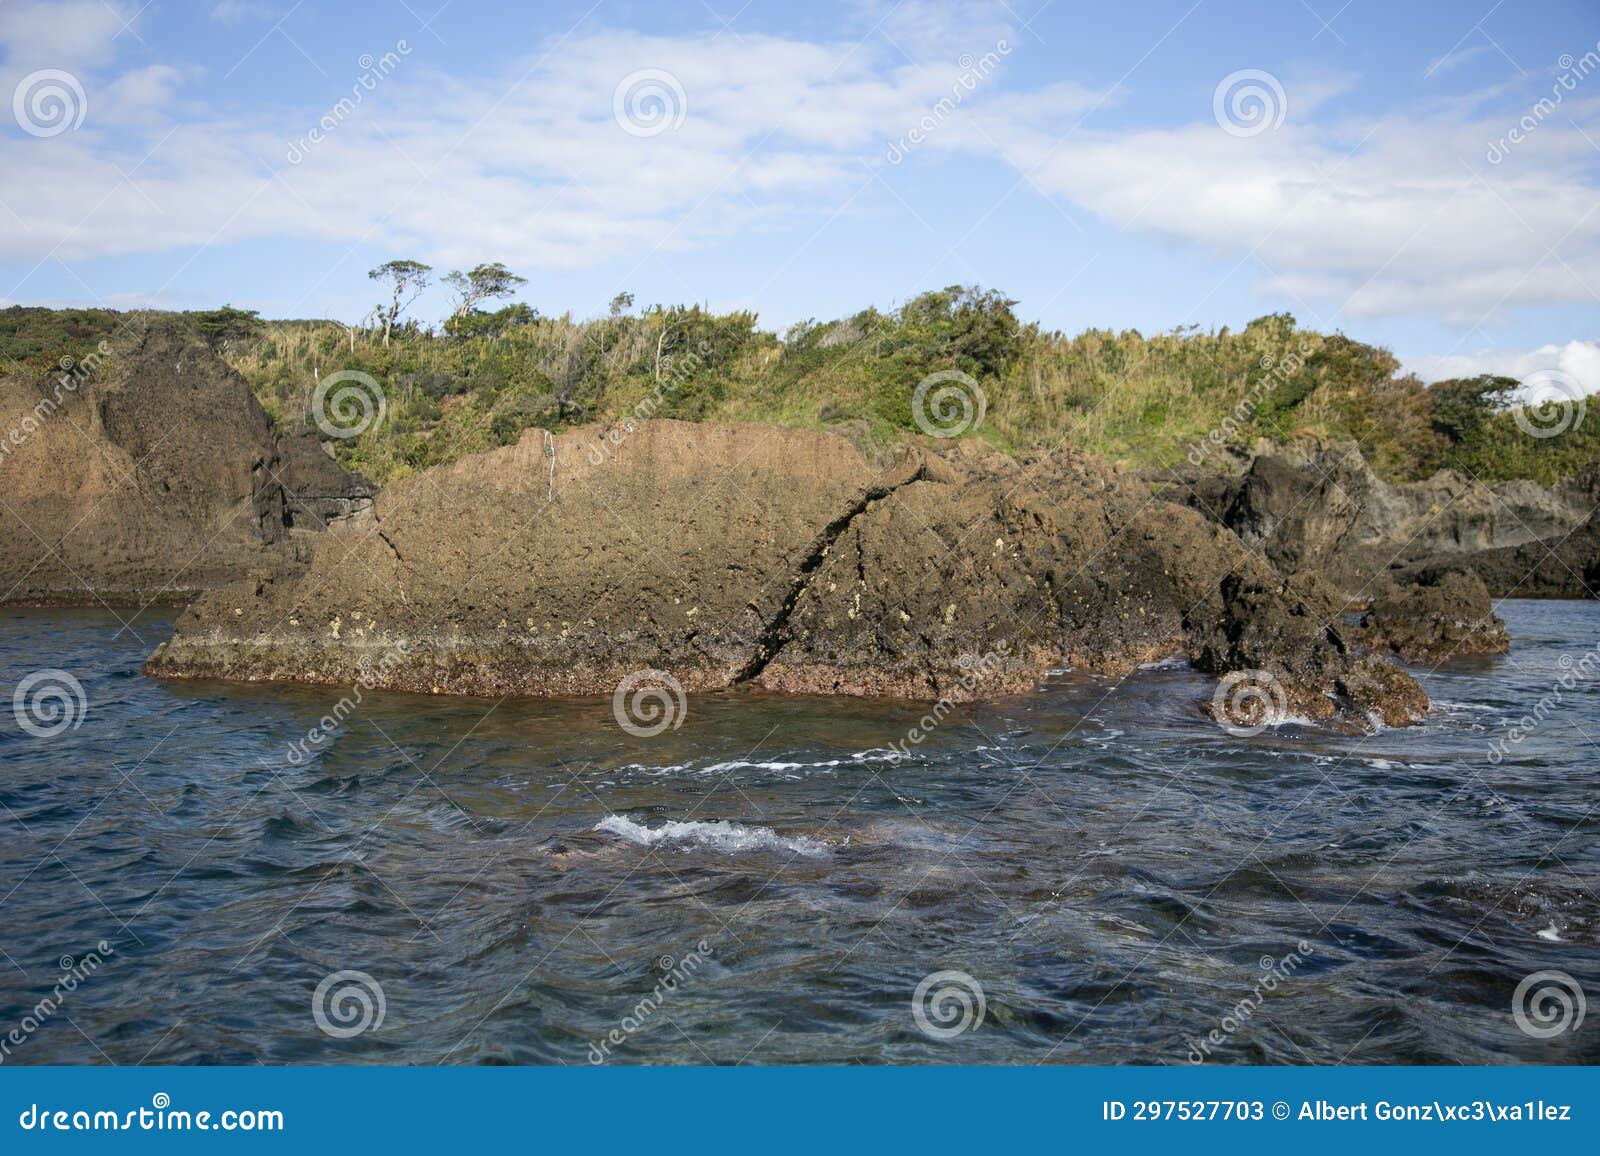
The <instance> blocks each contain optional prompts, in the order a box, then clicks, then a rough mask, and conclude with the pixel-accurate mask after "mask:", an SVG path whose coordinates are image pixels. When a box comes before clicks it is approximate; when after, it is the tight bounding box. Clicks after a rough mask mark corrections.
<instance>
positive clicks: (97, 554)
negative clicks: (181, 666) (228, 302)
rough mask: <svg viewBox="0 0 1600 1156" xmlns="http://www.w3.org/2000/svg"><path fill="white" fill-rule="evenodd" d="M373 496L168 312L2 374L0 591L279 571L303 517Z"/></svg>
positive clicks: (87, 590) (2, 597)
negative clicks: (282, 424) (67, 361)
mask: <svg viewBox="0 0 1600 1156" xmlns="http://www.w3.org/2000/svg"><path fill="white" fill-rule="evenodd" d="M370 504H371V488H370V487H369V486H367V485H366V483H364V482H363V481H362V480H361V479H359V478H356V477H353V476H351V475H349V474H347V473H346V472H345V471H344V470H342V469H341V468H339V466H337V465H336V464H335V463H334V462H333V461H332V460H331V459H330V458H329V457H328V455H327V454H326V453H325V452H324V451H323V450H322V448H321V446H320V445H319V444H318V443H317V442H316V441H315V439H308V438H293V439H291V438H285V437H280V436H279V435H278V434H277V432H276V431H274V429H273V426H272V422H271V420H270V419H269V418H268V417H267V414H266V413H265V411H263V410H262V408H261V406H260V405H259V404H258V403H257V401H256V399H255V397H254V396H253V395H252V394H251V392H250V389H249V387H248V386H247V385H246V384H245V382H244V380H243V379H242V378H240V377H239V375H238V374H236V373H234V372H233V371H232V370H230V369H229V368H228V367H227V365H226V364H224V363H223V362H222V361H221V359H220V358H218V357H217V356H216V355H215V354H214V353H213V352H212V351H211V350H210V348H209V347H208V346H207V345H206V344H205V343H204V342H203V341H201V340H199V339H198V338H197V337H196V336H194V335H193V334H192V333H191V332H190V331H189V330H188V329H187V328H186V327H185V326H184V325H183V324H182V322H181V321H178V320H176V319H172V318H160V317H157V318H154V319H149V318H143V317H137V316H134V315H128V316H127V318H126V324H124V326H123V327H122V329H121V330H120V331H118V332H117V333H116V334H115V335H114V336H113V337H111V338H110V339H108V341H107V342H106V343H104V344H102V345H101V346H100V347H99V348H97V349H95V350H93V351H92V352H90V351H85V356H84V358H83V360H82V362H81V363H78V364H74V365H70V366H66V367H64V368H62V369H61V371H60V372H58V373H54V374H51V375H48V376H45V377H37V378H36V377H31V376H28V375H25V374H13V375H12V376H9V377H6V378H4V379H0V602H99V601H105V602H112V603H126V602H134V603H139V604H143V603H145V602H150V601H156V600H161V601H182V600H184V599H186V598H188V597H190V596H192V595H193V593H194V592H195V591H197V590H201V589H208V588H211V587H214V586H218V585H222V584H224V583H227V582H232V581H235V580H238V579H239V578H242V577H244V576H246V575H250V574H261V575H264V576H265V575H281V574H285V573H287V572H289V571H290V570H292V569H293V568H295V566H296V565H297V564H298V562H297V558H298V559H300V560H301V561H303V556H304V555H305V553H306V551H305V549H304V540H305V539H306V538H307V537H308V535H306V534H304V533H303V531H307V530H318V529H320V528H322V526H323V525H325V524H326V522H327V521H328V520H329V519H330V518H334V517H338V516H341V515H347V514H349V513H350V512H352V511H353V510H356V509H359V508H361V507H364V506H370Z"/></svg>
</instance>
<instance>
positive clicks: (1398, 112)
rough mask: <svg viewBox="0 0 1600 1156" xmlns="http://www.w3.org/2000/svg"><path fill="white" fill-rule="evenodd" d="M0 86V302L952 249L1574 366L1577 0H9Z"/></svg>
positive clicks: (1244, 309)
mask: <svg viewBox="0 0 1600 1156" xmlns="http://www.w3.org/2000/svg"><path fill="white" fill-rule="evenodd" d="M441 4H442V5H443V6H442V7H441ZM358 94H359V99H356V96H357V95H358ZM1557 94H1559V97H1560V99H1559V100H1556V99H1555V96H1556V95H1557ZM0 96H11V97H12V100H11V102H10V109H9V111H10V113H11V115H10V116H9V117H7V116H4V115H3V114H0V304H10V303H21V304H97V303H103V304H108V305H113V306H117V307H128V306H134V305H157V306H162V307H172V308H203V307H210V306H213V305H216V304H219V303H221V302H223V301H231V302H232V303H233V304H235V305H239V306H244V307H249V308H254V309H259V310H261V311H262V312H263V313H264V314H266V315H269V316H296V317H318V316H327V317H335V318H341V319H344V320H347V321H348V320H354V319H357V318H359V317H360V316H362V315H363V314H364V313H366V312H367V311H368V310H369V309H370V308H371V307H372V306H373V304H375V302H376V300H377V294H376V293H375V292H374V289H375V287H374V286H372V285H371V284H370V283H369V282H368V280H367V279H366V276H365V272H366V270H367V269H368V268H370V267H371V266H373V265H376V264H378V263H380V262H382V261H384V260H387V259H389V258H391V257H414V258H417V259H420V260H424V261H427V262H429V263H431V264H433V265H435V266H436V267H438V269H439V270H440V271H441V272H443V271H445V270H447V269H449V268H453V267H459V266H465V265H470V264H473V263H476V262H478V261H488V260H502V261H505V262H506V263H507V264H509V265H510V266H511V267H512V268H513V269H515V270H517V271H518V272H520V273H522V274H523V275H524V276H526V277H528V279H529V281H528V285H527V286H526V291H525V292H524V293H523V299H524V300H526V301H527V302H528V303H530V304H531V305H533V306H535V307H537V308H538V309H540V310H541V311H544V312H553V313H560V312H564V311H567V310H569V309H570V310H572V311H574V312H575V313H578V314H581V315H587V314H593V313H597V312H600V311H602V310H603V309H604V308H605V305H606V303H607V302H608V301H609V299H610V298H611V297H612V295H613V294H615V293H616V292H618V291H619V290H624V289H625V290H627V291H630V292H632V293H633V294H634V295H635V297H636V299H637V300H638V301H639V302H640V303H641V304H642V303H646V302H655V301H663V302H687V301H700V302H707V303H709V304H710V305H711V306H712V307H713V308H717V309H727V308H734V307H743V308H749V309H752V310H754V311H756V312H758V313H759V314H760V316H761V319H762V322H763V324H766V325H768V326H773V327H777V328H780V329H781V328H782V327H783V326H785V325H787V324H789V323H791V322H794V321H796V320H801V319H804V318H807V317H832V316H838V315H841V314H844V313H847V312H851V311H854V310H856V309H859V308H861V307H864V306H866V305H878V306H880V307H887V306H892V305H893V304H895V303H896V302H900V301H904V300H905V299H906V298H908V297H909V296H911V295H913V294H915V293H916V292H918V291H920V290H924V289H928V288H934V287H939V286H943V285H947V284H952V283H957V282H960V283H978V284H982V285H984V286H992V287H997V288H1001V289H1003V290H1005V291H1006V292H1008V293H1009V294H1011V295H1012V296H1013V297H1016V298H1018V299H1019V302H1020V304H1019V306H1018V311H1019V313H1021V314H1022V315H1023V316H1024V317H1027V318H1031V319H1037V320H1039V321H1041V322H1042V323H1044V324H1045V325H1047V326H1049V327H1052V328H1059V329H1062V330H1065V331H1068V332H1076V331H1079V330H1081V329H1084V328H1087V327H1092V326H1093V327H1106V328H1124V327H1136V328H1139V329H1142V330H1144V331H1146V332H1153V331H1157V330H1165V329H1170V328H1172V327H1174V326H1178V325H1199V326H1201V327H1206V328H1209V327H1214V326H1221V325H1231V326H1239V325H1242V324H1244V323H1245V322H1246V321H1248V320H1249V319H1251V318H1252V317H1255V316H1258V315H1260V314H1263V313H1268V312H1276V311H1282V310H1287V311H1290V312H1293V313H1294V314H1296V316H1298V317H1300V318H1301V319H1302V320H1303V321H1305V322H1306V323H1308V324H1312V325H1316V326H1319V327H1322V328H1329V329H1331V328H1338V329H1342V330H1344V331H1345V332H1347V333H1350V334H1351V335H1353V336H1356V337H1358V338H1361V339H1363V340H1369V341H1374V342H1379V343H1382V344H1386V345H1388V346H1390V347H1391V348H1393V349H1394V350H1395V351H1396V352H1397V353H1398V354H1400V355H1401V357H1402V358H1403V359H1404V360H1405V361H1406V363H1407V364H1408V365H1411V366H1413V367H1415V368H1417V369H1418V370H1419V371H1421V372H1423V373H1424V374H1425V375H1428V376H1432V377H1437V376H1440V375H1442V374H1445V373H1457V372H1470V371H1476V370H1480V369H1495V370H1498V371H1501V372H1513V373H1519V374H1520V373H1524V372H1526V371H1528V370H1530V369H1533V368H1538V367H1541V366H1543V365H1545V364H1549V365H1559V366H1560V367H1562V368H1564V369H1566V370H1567V371H1568V372H1570V373H1572V374H1573V375H1574V376H1576V377H1578V378H1579V379H1580V380H1581V381H1583V382H1584V383H1585V384H1586V385H1588V386H1589V387H1590V388H1600V344H1596V339H1597V338H1600V325H1597V319H1600V260H1597V258H1600V5H1596V4H1595V3H1593V0H1587V2H1578V0H1532V2H1526V0H1524V2H1517V3H1500V4H1496V3H1494V0H1467V2H1464V3H1463V2H1456V3H1446V2H1442V0H1440V2H1436V3H1396V2H1394V0H1388V2H1385V3H1377V2H1375V0H1349V2H1348V3H1345V2H1344V0H1304V2H1301V0H1284V2H1280V3H1258V4H1239V3H1225V2H1221V0H1199V2H1198V3H1196V2H1195V0H1179V2H1177V3H1139V4H1123V5H1114V4H1113V5H1107V4H1092V5H1089V4H1080V3H1067V2H1066V0H1052V2H1049V3H1042V2H1041V0H1007V2H1005V3H1000V2H995V3H984V2H981V0H980V2H976V3H962V4H957V3H944V2H939V0H905V2H903V3H899V4H896V3H893V2H892V0H864V2H849V3H843V4H828V3H816V4H811V5H805V6H800V5H794V4H792V3H789V4H778V3H766V2H763V0H752V2H751V3H749V4H746V5H744V6H743V7H740V5H739V0H710V2H705V3H702V2H701V0H693V2H691V3H681V4H680V3H671V4H668V3H651V4H644V3H629V2H621V0H600V2H599V3H595V2H594V0H578V2H576V3H552V4H536V5H535V4H512V3H498V2H497V3H470V2H468V0H451V2H449V3H444V0H403V2H402V0H373V2H370V3H354V2H344V3H326V2H321V0H303V2H301V3H295V2H294V0H211V2H209V3H177V2H175V0H151V2H150V3H147V4H144V5H143V6H142V7H141V5H140V3H139V2H138V0H48V2H44V0H0ZM630 97H631V98H632V99H630ZM52 98H54V99H52ZM1233 98H1237V99H1233ZM1541 99H1543V100H1544V101H1545V104H1544V105H1542V106H1541V105H1540V101H1541ZM341 101H343V102H344V103H343V105H341ZM1519 122H1520V127H1519ZM319 123H320V125H321V126H322V127H320V128H319ZM1529 126H1531V127H1529ZM1513 130H1515V133H1514V135H1513ZM447 309H448V301H447V297H446V295H445V294H444V292H443V291H442V290H437V291H434V292H431V293H430V294H429V295H428V296H426V297H424V298H423V299H422V300H421V301H419V302H418V303H417V305H416V307H415V311H416V312H417V313H418V314H419V315H420V316H422V317H424V318H425V319H437V318H438V317H440V316H442V315H443V314H444V313H445V312H446V311H447Z"/></svg>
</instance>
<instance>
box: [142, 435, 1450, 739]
mask: <svg viewBox="0 0 1600 1156" xmlns="http://www.w3.org/2000/svg"><path fill="white" fill-rule="evenodd" d="M1177 652H1183V653H1187V654H1189V655H1191V656H1192V657H1194V658H1195V660H1196V662H1197V663H1198V664H1199V665H1201V666H1202V667H1203V668H1204V669H1207V670H1211V671H1214V672H1218V673H1220V672H1222V671H1225V670H1231V669H1236V668H1237V666H1238V664H1240V663H1245V664H1250V665H1264V666H1268V667H1270V668H1271V669H1274V670H1276V671H1278V672H1280V675H1281V677H1282V678H1283V679H1284V680H1285V682H1286V684H1287V686H1288V688H1289V692H1290V694H1291V695H1292V696H1293V698H1294V701H1295V702H1296V703H1297V704H1299V705H1300V706H1303V707H1304V709H1305V711H1306V712H1307V713H1311V714H1312V715H1313V717H1327V716H1329V715H1331V714H1333V713H1335V712H1336V711H1337V710H1339V709H1342V708H1346V707H1351V708H1355V709H1359V710H1361V711H1363V712H1364V711H1365V710H1366V709H1367V708H1368V706H1369V705H1370V704H1369V703H1368V702H1367V701H1366V700H1361V701H1356V700H1355V697H1354V696H1348V695H1347V696H1344V697H1341V696H1340V692H1339V691H1338V684H1339V680H1340V679H1346V680H1359V679H1360V678H1361V677H1362V676H1363V674H1362V672H1364V671H1366V670H1367V667H1368V666H1369V664H1370V662H1372V661H1376V660H1368V659H1364V658H1357V657H1355V656H1352V655H1351V654H1349V653H1348V652H1347V650H1346V648H1345V647H1344V646H1343V644H1342V641H1341V640H1339V639H1338V637H1337V633H1336V632H1332V633H1330V630H1329V628H1327V627H1325V626H1324V625H1323V624H1322V623H1321V622H1320V621H1319V620H1318V617H1317V614H1316V611H1315V610H1314V609H1313V608H1312V607H1311V606H1310V605H1308V604H1307V602H1306V600H1305V599H1304V598H1303V597H1301V596H1300V595H1298V594H1295V593H1290V592H1287V591H1285V590H1284V588H1283V584H1282V581H1281V579H1279V578H1278V576H1277V574H1276V573H1275V572H1274V571H1273V570H1272V568H1271V567H1270V566H1269V565H1268V564H1267V563H1266V562H1265V561H1263V560H1262V559H1261V558H1259V557H1256V556H1255V555H1253V554H1252V553H1250V552H1249V551H1248V550H1246V549H1245V548H1244V547H1243V546H1242V545H1241V544H1240V543H1239V541H1238V539H1237V538H1236V537H1235V536H1234V535H1232V534H1231V533H1228V532H1227V531H1225V530H1223V529H1222V528H1220V527H1218V526H1216V525H1213V524H1211V523H1209V522H1207V521H1206V519H1205V518H1203V517H1202V516H1200V515H1199V514H1197V513H1195V512H1194V511H1192V510H1188V509H1184V508H1182V507H1178V506H1174V505H1172V504H1170V503H1165V502H1159V501H1152V500H1151V498H1150V496H1149V493H1148V489H1147V488H1146V487H1145V486H1143V485H1141V484H1140V483H1139V482H1138V481H1137V479H1135V478H1133V477H1131V476H1128V475H1123V474H1119V473H1116V472H1115V471H1113V470H1111V469H1110V468H1109V467H1107V466H1105V465H1104V464H1102V463H1100V462H1097V461H1095V460H1093V459H1089V458H1085V457H1082V456H1080V455H1076V454H1071V453H1065V452H1062V453H1056V454H1052V455H1047V456H1042V457H1036V458H1032V459H1024V460H1019V459H1012V458H1009V457H1006V456H1004V455H1000V454H996V453H993V452H988V451H986V450H984V449H983V448H982V447H980V446H976V445H972V444H968V443H962V444H958V445H955V446H948V447H942V448H941V454H940V456H933V455H932V454H931V453H929V452H927V451H925V450H922V449H912V448H902V449H901V450H900V451H899V453H898V454H897V455H896V456H894V457H893V458H892V459H891V460H889V461H888V463H887V464H885V465H879V464H875V463H873V462H869V461H868V460H867V459H866V458H864V457H863V456H862V454H861V453H860V452H859V451H858V450H857V449H856V448H855V447H854V446H852V445H851V444H850V443H849V442H848V441H846V440H845V439H843V438H840V437H837V436H833V435H829V434H819V433H811V432H803V431H794V430H782V429H775V428H771V427H765V426H726V425H714V424H698V425H691V424H685V423H680V422H672V421H651V422H645V423H642V424H641V425H639V426H637V427H632V426H626V427H610V428H597V427H591V428H587V429H580V430H574V431H572V432H570V433H566V434H563V435H560V436H557V437H551V436H550V435H548V434H545V433H543V432H542V431H537V430H533V431H529V432H528V433H526V434H525V435H524V436H523V438H522V440H521V441H520V442H519V443H518V444H517V445H515V446H511V447H507V448H505V449H501V450H495V451H491V452H490V453H486V454H480V455H476V456H474V457H471V458H467V459H463V460H462V461H460V462H457V463H455V464H453V465H450V466H446V467H441V468H438V469H434V470H429V471H426V472H425V473H422V474H419V475H416V476H414V477H411V478H408V479H406V480H404V481H402V482H398V483H396V484H395V485H393V486H391V487H389V488H387V489H386V490H384V491H383V492H382V493H380V494H379V495H378V499H377V504H376V506H375V508H374V510H373V511H372V512H371V513H370V514H369V515H366V516H365V517H364V518H357V519H355V520H352V521H351V522H350V523H349V524H348V526H347V527H346V528H343V529H341V530H339V531H338V532H336V533H333V534H330V535H327V536H325V537H324V539H323V540H322V542H321V544H320V545H319V547H318V549H317V551H316V555H315V557H314V559H313V561H312V564H311V566H310V568H309V570H308V571H307V572H306V573H305V574H303V575H300V576H293V577H289V578H284V579H279V580H275V581H260V582H255V583H248V584H242V585H239V586H235V587H230V588H228V589H225V590H221V591H217V592H214V593H212V594H209V595H206V596H205V597H202V598H200V599H199V600H197V601H196V602H195V603H194V605H193V606H191V608H190V609H189V611H188V612H187V613H186V614H185V615H184V616H183V618H182V619H181V620H180V621H179V623H178V625H177V628H176V631H175V633H174V637H173V639H172V640H171V641H170V642H168V643H167V644H165V645H164V646H163V647H162V648H161V650H160V651H158V652H157V654H156V655H155V656H154V657H153V658H152V659H151V662H150V666H149V669H150V670H151V671H152V672H154V673H157V674H167V675H175V676H204V675H215V676H222V677H230V678H245V679H285V680H295V681H309V682H326V683H347V682H350V681H353V680H357V679H362V678H365V679H366V680H367V682H368V684H369V685H377V686H388V687H394V688H401V689H410V690H420V691H432V690H435V689H437V690H439V691H443V692H451V693H468V694H500V693H519V694H610V693H611V692H612V691H613V689H614V688H615V687H617V686H618V685H619V683H621V682H622V681H623V680H624V679H625V678H626V677H627V676H628V675H630V674H632V673H634V672H637V671H641V670H646V669H654V670H662V671H666V672H668V673H670V674H671V675H672V676H673V677H674V678H675V679H676V680H677V681H678V682H679V683H680V684H681V686H682V687H683V688H684V689H685V690H687V691H692V690H696V689H714V688H720V687H728V686H732V685H736V684H741V683H749V684H754V685H759V686H763V687H767V688H770V689H775V690H788V691H815V692H826V693H843V694H872V695H897V696H906V697H914V698H922V699H934V698H940V697H945V698H949V699H952V700H958V699H962V698H968V697H973V696H975V695H979V694H986V693H994V692H998V691H1010V690H1020V689H1025V688H1027V687H1030V686H1032V685H1033V684H1034V683H1035V682H1036V681H1037V680H1038V679H1039V678H1040V677H1041V676H1042V674H1043V673H1044V672H1045V671H1046V670H1048V669H1051V668H1053V667H1059V666H1062V665H1067V664H1070V665H1074V666H1077V667H1080V668H1086V669H1091V670H1097V671H1107V672H1117V673H1121V672H1126V671H1128V670H1131V669H1133V668H1134V667H1135V666H1136V665H1138V664H1139V663H1140V662H1144V661H1149V660H1151V659H1155V658H1160V657H1164V656H1166V655H1170V654H1173V653H1177ZM1390 669H1391V670H1393V671H1394V672H1395V676H1394V677H1393V678H1392V679H1390V680H1389V682H1388V684H1387V685H1388V691H1387V693H1388V694H1389V695H1390V697H1391V698H1392V699H1394V700H1395V702H1396V704H1397V705H1395V706H1394V708H1393V710H1392V712H1386V713H1392V714H1393V716H1394V718H1395V719H1396V720H1398V719H1399V718H1400V717H1401V716H1402V715H1407V716H1408V717H1409V713H1410V712H1411V711H1412V710H1413V708H1414V707H1415V705H1416V702H1417V701H1418V700H1420V701H1421V703H1422V704H1423V707H1424V708H1425V705H1426V699H1425V698H1422V696H1421V692H1420V690H1419V689H1416V687H1415V683H1414V682H1412V681H1411V680H1410V679H1409V677H1408V676H1406V675H1405V674H1404V672H1402V671H1399V670H1398V668H1394V667H1390ZM1361 685H1362V686H1368V685H1376V683H1375V681H1374V679H1373V678H1372V677H1371V676H1368V677H1367V682H1365V683H1362V684H1361ZM1373 693H1374V694H1376V693H1378V692H1377V691H1374V692H1373ZM1402 700H1403V701H1402Z"/></svg>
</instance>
